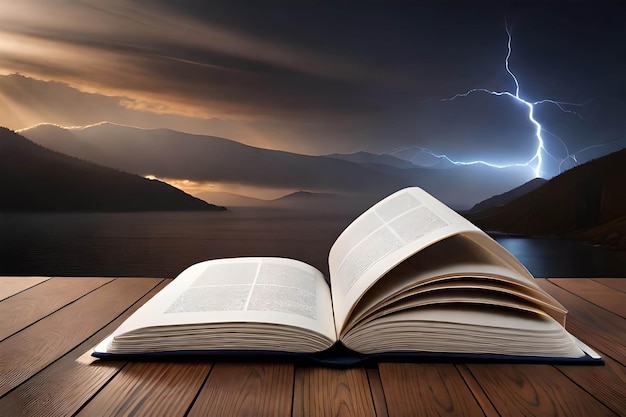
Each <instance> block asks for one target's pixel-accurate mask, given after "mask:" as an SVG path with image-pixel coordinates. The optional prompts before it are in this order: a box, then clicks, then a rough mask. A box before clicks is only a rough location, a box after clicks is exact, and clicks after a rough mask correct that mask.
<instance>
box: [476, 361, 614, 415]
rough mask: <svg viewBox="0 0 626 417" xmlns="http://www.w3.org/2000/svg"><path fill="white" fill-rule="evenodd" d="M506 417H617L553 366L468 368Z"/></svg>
mask: <svg viewBox="0 0 626 417" xmlns="http://www.w3.org/2000/svg"><path fill="white" fill-rule="evenodd" d="M467 367H468V368H469V370H470V371H471V373H472V374H473V375H474V377H475V378H476V380H477V381H478V383H479V384H480V386H481V387H482V389H483V390H484V391H485V393H486V394H487V396H488V397H489V399H490V400H491V403H492V404H493V405H494V407H495V408H496V410H497V411H498V412H499V413H500V415H503V416H510V417H516V416H520V417H529V416H555V417H556V416H563V417H570V416H581V417H582V416H594V417H600V416H613V417H616V416H617V415H616V414H615V413H613V412H612V411H611V410H610V409H609V408H607V407H606V406H605V405H603V404H602V403H601V402H599V401H597V400H596V399H595V398H594V397H592V396H591V395H590V394H588V393H587V392H586V391H584V390H583V389H581V388H580V387H579V386H577V385H576V384H574V383H573V382H572V381H571V380H569V379H567V378H563V377H562V374H561V373H560V372H559V371H558V370H557V369H555V368H554V367H553V366H550V365H484V364H481V365H476V364H473V365H467Z"/></svg>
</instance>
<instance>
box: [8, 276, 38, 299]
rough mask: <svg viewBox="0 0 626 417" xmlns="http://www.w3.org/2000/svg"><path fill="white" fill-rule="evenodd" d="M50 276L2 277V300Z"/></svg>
mask: <svg viewBox="0 0 626 417" xmlns="http://www.w3.org/2000/svg"><path fill="white" fill-rule="evenodd" d="M49 278H50V277H0V300H4V299H5V298H8V297H10V296H12V295H15V294H17V293H19V292H20V291H24V290H25V289H27V288H30V287H32V286H34V285H37V284H39V283H41V282H44V281H45V280H47V279H49Z"/></svg>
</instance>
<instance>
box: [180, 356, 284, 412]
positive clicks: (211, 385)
mask: <svg viewBox="0 0 626 417" xmlns="http://www.w3.org/2000/svg"><path fill="white" fill-rule="evenodd" d="M293 377H294V366H293V365H292V364H286V363H283V364H280V363H217V364H215V365H214V367H213V370H212V371H211V374H210V376H209V378H208V379H207V381H206V383H205V385H204V387H203V388H202V390H201V391H200V394H199V395H198V398H197V399H196V401H195V403H194V405H193V407H192V409H191V410H190V412H189V417H199V416H203V417H205V416H207V417H208V416H217V417H222V416H277V417H280V416H290V415H291V407H292V397H293Z"/></svg>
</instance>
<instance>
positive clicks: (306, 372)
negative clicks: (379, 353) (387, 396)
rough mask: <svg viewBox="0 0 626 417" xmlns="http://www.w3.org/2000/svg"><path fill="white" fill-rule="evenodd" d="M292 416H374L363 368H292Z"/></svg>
mask: <svg viewBox="0 0 626 417" xmlns="http://www.w3.org/2000/svg"><path fill="white" fill-rule="evenodd" d="M295 384H296V386H295V387H294V399H293V415H294V416H304V417H308V416H345V417H348V416H356V417H368V416H372V417H373V416H375V415H376V411H375V409H374V403H373V399H372V394H371V391H370V387H369V383H368V381H367V373H366V372H365V369H362V368H353V369H329V368H317V367H305V368H297V369H296V378H295Z"/></svg>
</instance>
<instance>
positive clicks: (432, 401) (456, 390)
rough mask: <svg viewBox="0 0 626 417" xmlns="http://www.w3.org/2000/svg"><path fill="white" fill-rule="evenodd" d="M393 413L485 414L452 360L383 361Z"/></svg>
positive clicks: (383, 376)
mask: <svg viewBox="0 0 626 417" xmlns="http://www.w3.org/2000/svg"><path fill="white" fill-rule="evenodd" d="M378 369H379V372H380V378H381V381H382V383H383V389H384V391H385V398H386V399H387V408H388V411H389V416H390V417H397V416H484V413H483V410H482V409H481V408H480V405H479V404H478V403H477V402H476V399H475V398H474V396H473V395H472V392H471V391H470V390H469V388H468V387H467V385H466V384H465V381H464V380H463V378H462V377H461V375H460V374H459V372H458V371H457V369H456V368H455V366H454V365H452V364H443V363H441V364H431V363H381V364H380V365H379V366H378Z"/></svg>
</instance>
